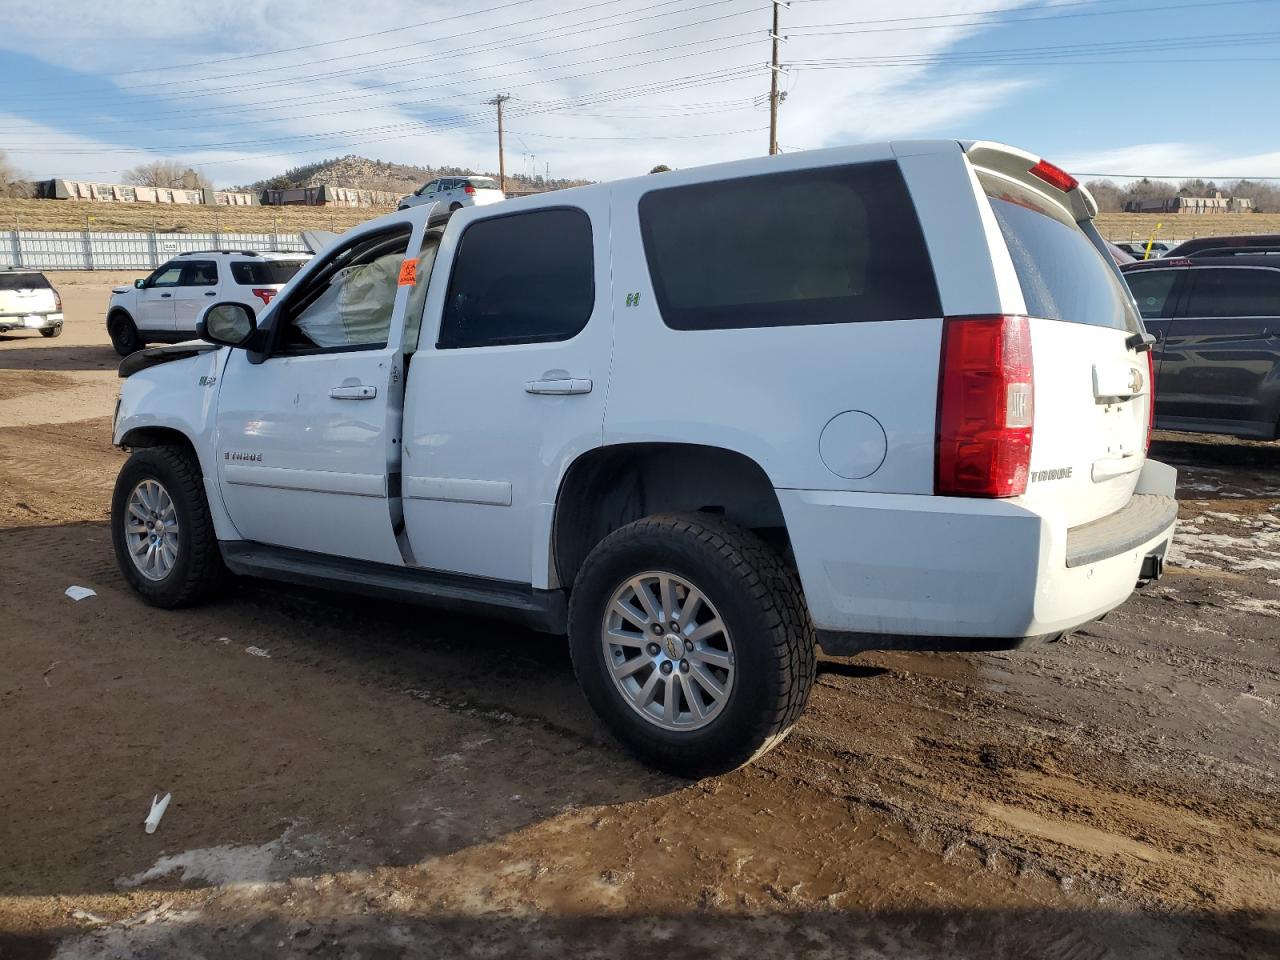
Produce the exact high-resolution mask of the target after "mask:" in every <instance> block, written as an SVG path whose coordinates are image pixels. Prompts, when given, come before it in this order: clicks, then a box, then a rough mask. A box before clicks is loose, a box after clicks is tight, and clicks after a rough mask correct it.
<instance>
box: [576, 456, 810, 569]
mask: <svg viewBox="0 0 1280 960" xmlns="http://www.w3.org/2000/svg"><path fill="white" fill-rule="evenodd" d="M670 512H681V513H688V512H705V513H713V514H718V515H720V516H723V517H725V518H726V519H728V520H731V521H732V522H734V523H736V524H738V525H739V526H742V527H746V528H747V529H749V530H754V531H756V533H758V534H760V535H761V536H762V537H764V538H765V540H766V541H768V542H769V543H770V544H771V545H773V546H774V547H776V548H777V549H779V550H780V551H781V552H783V553H784V554H785V553H787V552H788V550H789V547H790V544H789V541H788V539H787V533H786V523H785V521H784V520H783V517H782V506H781V505H780V504H779V503H778V496H777V494H776V493H774V490H773V484H772V483H770V482H769V478H768V476H767V475H766V474H765V472H764V470H763V469H761V467H760V465H759V464H757V463H756V462H755V461H754V460H752V459H750V458H749V457H746V456H743V455H742V454H740V453H735V452H734V451H732V450H724V449H722V448H719V447H707V446H701V445H697V444H684V443H634V444H620V445H617V446H610V447H602V448H600V449H598V450H592V451H591V452H589V453H586V454H583V455H582V456H581V457H579V458H578V459H577V460H575V461H574V462H573V464H572V465H571V466H570V467H569V471H568V473H567V474H566V475H565V478H564V480H563V482H562V483H561V484H560V493H559V495H558V496H557V498H556V515H555V526H554V532H553V546H554V551H555V553H554V556H555V569H556V573H557V574H558V575H559V578H560V583H561V584H562V585H563V586H566V587H567V586H569V585H571V584H572V583H573V580H574V578H575V577H576V576H577V574H578V570H579V569H581V567H582V563H583V561H584V560H586V558H587V554H589V553H590V552H591V550H592V548H593V547H595V545H596V544H597V543H599V542H600V541H601V540H603V539H604V538H605V537H607V536H608V535H609V534H610V533H612V532H613V531H614V530H617V529H618V528H619V527H623V526H625V525H626V524H628V523H631V522H632V521H633V520H639V519H640V518H641V517H647V516H651V515H652V514H656V513H670Z"/></svg>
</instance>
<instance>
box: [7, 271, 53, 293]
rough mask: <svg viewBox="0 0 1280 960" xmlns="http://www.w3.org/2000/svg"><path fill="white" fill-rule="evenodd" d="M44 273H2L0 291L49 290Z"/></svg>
mask: <svg viewBox="0 0 1280 960" xmlns="http://www.w3.org/2000/svg"><path fill="white" fill-rule="evenodd" d="M48 289H49V281H48V280H46V279H45V277H44V274H43V273H11V272H9V271H7V270H4V271H0V290H48Z"/></svg>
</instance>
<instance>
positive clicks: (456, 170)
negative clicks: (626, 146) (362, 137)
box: [235, 154, 589, 194]
mask: <svg viewBox="0 0 1280 960" xmlns="http://www.w3.org/2000/svg"><path fill="white" fill-rule="evenodd" d="M469 175H479V176H486V177H495V178H496V177H497V176H498V174H497V172H496V171H492V170H472V169H470V168H468V167H453V166H447V165H446V166H415V165H412V164H405V163H390V162H388V161H386V160H370V159H369V158H367V157H358V156H356V155H354V154H349V155H347V156H345V157H337V158H335V159H332V160H321V161H319V162H318V163H308V164H304V165H303V166H300V167H294V168H292V169H290V170H286V171H285V172H284V173H281V174H277V175H276V176H274V177H268V178H266V179H265V180H259V181H257V182H256V183H251V184H247V185H245V186H243V187H237V188H235V189H238V190H252V191H254V192H258V191H261V190H265V189H287V188H289V187H316V186H320V185H322V184H327V185H329V186H334V187H354V188H356V189H359V190H389V191H391V192H393V193H401V194H403V193H410V192H412V191H414V190H417V189H418V187H420V186H422V185H423V184H424V183H426V182H427V181H429V180H434V179H435V178H436V177H462V176H469ZM587 182H589V181H586V180H570V179H551V180H547V179H546V178H545V177H532V178H531V177H529V176H527V175H525V174H520V173H508V174H507V186H508V189H510V190H511V191H512V192H520V193H525V192H540V191H543V190H562V189H564V188H565V187H576V186H580V185H581V184H584V183H587Z"/></svg>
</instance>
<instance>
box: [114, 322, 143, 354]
mask: <svg viewBox="0 0 1280 960" xmlns="http://www.w3.org/2000/svg"><path fill="white" fill-rule="evenodd" d="M107 334H108V335H109V336H110V337H111V346H113V347H114V348H115V351H116V353H118V354H120V356H122V357H127V356H128V355H129V354H131V353H136V352H138V351H139V350H141V349H142V348H143V347H145V346H146V343H144V342H143V340H142V337H141V336H140V335H139V333H138V326H137V324H135V323H134V322H133V317H131V316H129V315H128V314H127V313H124V312H123V311H118V312H116V313H113V314H112V315H111V316H110V317H108V318H107Z"/></svg>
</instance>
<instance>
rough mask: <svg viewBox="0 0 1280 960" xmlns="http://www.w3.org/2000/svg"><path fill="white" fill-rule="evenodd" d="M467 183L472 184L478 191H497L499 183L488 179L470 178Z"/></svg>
mask: <svg viewBox="0 0 1280 960" xmlns="http://www.w3.org/2000/svg"><path fill="white" fill-rule="evenodd" d="M467 183H469V184H471V185H472V186H473V187H475V188H476V189H477V190H497V189H498V181H497V180H490V179H489V178H488V177H468V178H467Z"/></svg>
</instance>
